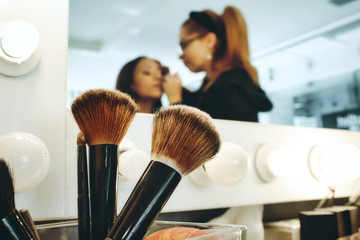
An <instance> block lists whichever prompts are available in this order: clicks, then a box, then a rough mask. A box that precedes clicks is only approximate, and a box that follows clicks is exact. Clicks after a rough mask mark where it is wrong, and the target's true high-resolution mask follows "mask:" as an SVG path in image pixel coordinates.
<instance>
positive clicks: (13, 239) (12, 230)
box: [1, 209, 35, 240]
mask: <svg viewBox="0 0 360 240" xmlns="http://www.w3.org/2000/svg"><path fill="white" fill-rule="evenodd" d="M1 222H2V224H3V229H5V230H6V231H7V235H8V236H9V237H10V239H9V240H35V236H34V235H33V233H32V232H31V231H30V229H29V227H28V225H27V224H26V222H25V220H24V219H23V218H22V217H21V215H20V214H19V212H18V211H17V210H16V209H15V210H14V211H12V212H11V213H10V214H9V215H8V216H6V217H4V218H3V219H1Z"/></svg>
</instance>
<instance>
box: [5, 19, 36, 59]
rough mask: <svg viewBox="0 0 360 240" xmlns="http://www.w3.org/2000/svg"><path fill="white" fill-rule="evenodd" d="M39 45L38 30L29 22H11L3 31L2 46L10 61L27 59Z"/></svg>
mask: <svg viewBox="0 0 360 240" xmlns="http://www.w3.org/2000/svg"><path fill="white" fill-rule="evenodd" d="M38 45H39V34H38V31H37V30H36V28H35V27H34V26H33V25H32V24H30V23H28V22H25V21H14V22H11V23H9V24H7V25H6V26H5V28H4V30H3V31H2V39H1V48H2V50H3V51H4V53H5V58H6V59H7V60H9V61H12V62H17V63H21V62H23V61H26V60H27V59H29V58H30V56H31V55H32V54H33V53H34V52H35V49H36V48H37V47H38Z"/></svg>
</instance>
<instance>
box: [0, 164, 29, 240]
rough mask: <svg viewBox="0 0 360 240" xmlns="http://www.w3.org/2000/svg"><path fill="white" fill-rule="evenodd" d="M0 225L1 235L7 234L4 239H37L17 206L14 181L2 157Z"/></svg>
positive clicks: (0, 172) (0, 169)
mask: <svg viewBox="0 0 360 240" xmlns="http://www.w3.org/2000/svg"><path fill="white" fill-rule="evenodd" d="M0 226H1V228H0V229H1V230H0V231H1V232H0V236H6V237H5V238H4V239H8V240H35V237H34V235H33V233H32V232H31V231H30V229H29V227H28V226H27V224H26V222H25V221H24V219H23V218H22V217H21V215H20V214H19V212H18V211H17V210H16V208H15V192H14V183H13V179H12V175H11V172H10V169H9V167H8V165H7V163H6V162H5V160H4V159H0ZM2 239H3V238H2Z"/></svg>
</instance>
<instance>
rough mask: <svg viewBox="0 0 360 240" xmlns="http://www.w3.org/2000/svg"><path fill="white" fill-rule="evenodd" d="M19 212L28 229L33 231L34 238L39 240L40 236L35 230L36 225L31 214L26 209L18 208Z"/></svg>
mask: <svg viewBox="0 0 360 240" xmlns="http://www.w3.org/2000/svg"><path fill="white" fill-rule="evenodd" d="M19 213H20V215H21V217H22V218H23V219H24V221H25V222H26V224H27V225H28V227H29V229H30V231H31V232H32V233H33V235H34V236H35V240H40V236H39V233H38V231H37V230H36V226H35V223H34V220H33V219H32V217H31V214H30V212H29V210H27V209H20V210H19Z"/></svg>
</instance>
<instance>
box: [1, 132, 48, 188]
mask: <svg viewBox="0 0 360 240" xmlns="http://www.w3.org/2000/svg"><path fill="white" fill-rule="evenodd" d="M0 158H3V159H4V160H5V161H6V162H7V163H8V164H9V166H10V168H11V169H12V172H13V177H14V183H15V191H24V190H28V189H31V188H33V187H35V186H37V185H38V184H39V183H40V182H41V181H42V180H43V179H44V178H45V176H46V174H47V172H48V170H49V165H50V161H49V152H48V149H47V148H46V146H45V144H44V143H43V142H42V141H41V140H40V138H38V137H36V136H34V135H32V134H30V133H27V132H12V133H9V134H6V135H4V136H2V137H1V138H0Z"/></svg>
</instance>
